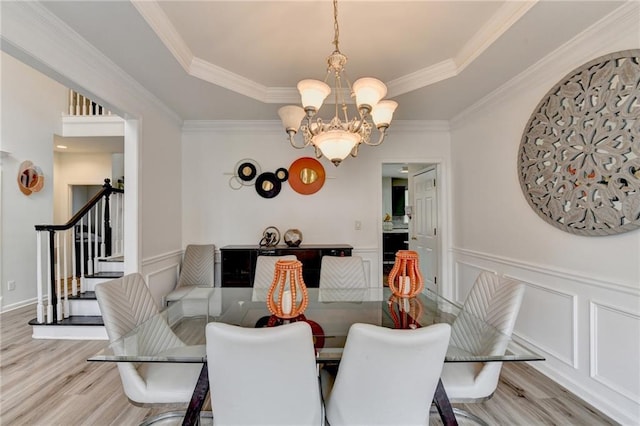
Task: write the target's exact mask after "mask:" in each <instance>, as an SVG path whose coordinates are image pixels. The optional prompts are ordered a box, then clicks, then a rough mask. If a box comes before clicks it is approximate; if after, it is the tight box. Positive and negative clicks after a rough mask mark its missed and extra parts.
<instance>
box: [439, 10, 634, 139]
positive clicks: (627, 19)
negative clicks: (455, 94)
mask: <svg viewBox="0 0 640 426" xmlns="http://www.w3.org/2000/svg"><path fill="white" fill-rule="evenodd" d="M639 17H640V2H637V1H635V0H631V1H628V2H626V3H624V4H623V5H622V6H620V7H619V8H617V9H616V10H614V11H613V12H611V13H610V14H608V15H606V16H605V17H603V18H602V19H600V20H599V21H598V22H596V23H595V24H593V25H592V26H591V27H589V28H587V29H586V30H585V31H583V32H582V33H580V34H578V35H576V36H575V37H573V38H572V39H571V40H569V41H568V42H567V43H565V44H564V45H562V46H560V47H559V48H558V49H556V50H555V51H553V52H551V53H550V54H548V55H547V56H545V57H544V58H542V59H541V60H539V61H538V62H536V63H535V64H533V65H532V66H530V67H529V68H527V70H526V71H524V72H522V73H520V74H518V75H517V76H515V77H514V78H512V79H511V80H509V81H507V82H506V83H504V84H503V85H502V86H500V87H499V88H497V89H496V90H494V91H493V92H491V93H489V94H488V95H487V96H485V97H484V98H482V99H480V100H479V101H478V102H476V103H474V104H473V105H471V106H469V107H468V108H467V109H465V110H464V111H462V112H461V113H460V114H458V115H457V116H455V117H453V118H452V119H451V128H452V129H455V128H457V127H459V126H461V125H463V124H464V123H465V122H466V120H467V119H468V118H469V117H471V116H473V115H474V114H475V113H477V112H478V111H481V110H483V109H484V108H486V107H487V106H490V105H493V104H497V103H501V102H503V100H504V99H505V98H508V97H510V96H513V90H515V89H517V87H518V86H521V85H527V86H535V85H540V86H542V87H546V86H548V85H549V84H547V83H548V82H549V81H551V82H552V83H551V84H553V83H555V82H556V81H557V80H558V79H559V78H561V76H560V77H559V76H558V73H560V74H562V75H564V74H566V73H568V72H571V70H573V69H575V68H577V67H578V66H580V65H581V64H583V63H584V62H586V61H587V60H588V58H595V57H597V56H601V55H604V54H606V53H607V52H613V51H618V50H625V49H633V48H636V49H637V48H638V47H639V46H640V39H638V38H637V34H638V32H639V31H640V24H639V22H640V20H639V19H638V18H639ZM625 32H629V33H634V34H636V42H635V45H634V46H627V47H626V48H624V47H623V48H619V47H618V48H616V47H612V46H617V45H618V44H619V43H617V41H618V40H620V39H621V35H622V33H625ZM559 69H561V70H564V71H558V70H559ZM544 90H545V91H546V90H547V89H544ZM541 96H542V95H541Z"/></svg>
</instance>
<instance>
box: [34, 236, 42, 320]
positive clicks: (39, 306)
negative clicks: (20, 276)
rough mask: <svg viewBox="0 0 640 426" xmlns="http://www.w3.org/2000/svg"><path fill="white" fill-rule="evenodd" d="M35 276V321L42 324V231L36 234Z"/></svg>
mask: <svg viewBox="0 0 640 426" xmlns="http://www.w3.org/2000/svg"><path fill="white" fill-rule="evenodd" d="M36 274H37V277H36V281H37V284H36V286H37V289H36V290H37V292H38V304H37V306H36V319H37V321H38V322H39V323H40V324H42V323H43V322H44V305H43V304H42V231H37V232H36Z"/></svg>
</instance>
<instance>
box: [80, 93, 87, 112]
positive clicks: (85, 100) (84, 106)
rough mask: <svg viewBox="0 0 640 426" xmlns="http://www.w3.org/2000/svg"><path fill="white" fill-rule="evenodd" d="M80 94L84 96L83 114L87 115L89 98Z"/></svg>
mask: <svg viewBox="0 0 640 426" xmlns="http://www.w3.org/2000/svg"><path fill="white" fill-rule="evenodd" d="M80 96H81V97H82V115H87V98H85V97H84V96H82V95H80Z"/></svg>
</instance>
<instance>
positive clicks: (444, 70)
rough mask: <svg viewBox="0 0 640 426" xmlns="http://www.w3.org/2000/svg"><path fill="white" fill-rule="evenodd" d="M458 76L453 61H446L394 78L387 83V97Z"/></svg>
mask: <svg viewBox="0 0 640 426" xmlns="http://www.w3.org/2000/svg"><path fill="white" fill-rule="evenodd" d="M456 75H458V67H457V66H456V63H455V61H454V60H453V59H446V60H444V61H442V62H439V63H437V64H435V65H432V66H430V67H427V68H423V69H421V70H418V71H416V72H412V73H411V74H407V75H405V76H402V77H399V78H396V79H394V80H391V81H389V82H388V83H387V88H388V96H389V97H390V98H393V97H395V96H399V95H403V94H405V93H408V92H412V91H414V90H417V89H421V88H423V87H425V86H429V85H430V84H433V83H437V82H439V81H442V80H446V79H448V78H451V77H455V76H456Z"/></svg>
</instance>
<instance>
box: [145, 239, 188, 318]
mask: <svg viewBox="0 0 640 426" xmlns="http://www.w3.org/2000/svg"><path fill="white" fill-rule="evenodd" d="M181 262H182V250H177V251H174V252H170V253H166V254H163V255H160V256H155V257H153V258H149V259H145V260H144V261H143V262H142V276H143V277H144V279H145V281H146V283H147V286H149V290H151V294H152V295H153V299H154V300H155V301H156V303H157V304H158V306H164V296H166V295H167V294H168V293H169V292H170V291H171V290H173V289H174V288H175V286H176V284H177V282H178V274H179V273H180V263H181Z"/></svg>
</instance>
